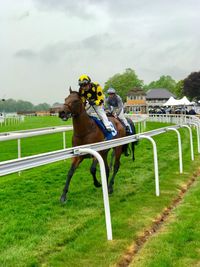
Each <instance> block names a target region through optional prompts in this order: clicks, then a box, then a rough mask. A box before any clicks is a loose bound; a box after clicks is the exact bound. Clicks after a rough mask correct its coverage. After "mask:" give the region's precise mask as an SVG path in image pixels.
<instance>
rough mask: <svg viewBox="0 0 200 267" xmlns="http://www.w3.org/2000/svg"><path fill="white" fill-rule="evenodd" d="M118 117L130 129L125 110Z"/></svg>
mask: <svg viewBox="0 0 200 267" xmlns="http://www.w3.org/2000/svg"><path fill="white" fill-rule="evenodd" d="M118 117H119V119H120V120H121V121H123V123H124V124H125V126H129V127H130V125H129V123H128V121H127V119H126V118H125V116H124V110H123V109H122V110H121V112H120V113H119V114H118Z"/></svg>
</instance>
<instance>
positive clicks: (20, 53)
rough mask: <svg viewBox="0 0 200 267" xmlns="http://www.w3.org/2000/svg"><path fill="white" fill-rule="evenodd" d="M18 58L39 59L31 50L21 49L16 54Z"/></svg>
mask: <svg viewBox="0 0 200 267" xmlns="http://www.w3.org/2000/svg"><path fill="white" fill-rule="evenodd" d="M14 56H15V57H17V58H24V59H33V58H36V57H37V53H35V52H34V51H33V50H30V49H21V50H18V51H17V52H16V53H15V54H14Z"/></svg>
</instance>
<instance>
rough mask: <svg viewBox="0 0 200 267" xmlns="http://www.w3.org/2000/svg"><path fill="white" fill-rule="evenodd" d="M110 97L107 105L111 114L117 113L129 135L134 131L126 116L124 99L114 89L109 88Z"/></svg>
mask: <svg viewBox="0 0 200 267" xmlns="http://www.w3.org/2000/svg"><path fill="white" fill-rule="evenodd" d="M107 94H108V95H109V96H108V98H107V99H106V105H107V107H108V110H109V112H111V113H112V112H113V111H114V112H115V113H116V115H117V117H118V118H119V119H120V120H121V121H122V122H123V124H124V125H125V127H126V134H127V135H129V134H130V133H131V132H132V131H131V128H130V125H129V123H128V121H127V119H126V118H125V116H124V107H123V102H122V99H121V97H120V96H119V95H117V94H116V91H115V89H114V88H109V89H108V91H107Z"/></svg>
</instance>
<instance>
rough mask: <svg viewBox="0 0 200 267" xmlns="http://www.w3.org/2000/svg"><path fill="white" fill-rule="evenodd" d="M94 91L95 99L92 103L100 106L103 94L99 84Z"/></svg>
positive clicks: (102, 101)
mask: <svg viewBox="0 0 200 267" xmlns="http://www.w3.org/2000/svg"><path fill="white" fill-rule="evenodd" d="M96 93H97V94H96V97H97V100H95V101H94V103H95V105H97V106H100V105H102V104H103V103H104V94H103V90H102V88H101V86H100V85H98V86H97V91H96Z"/></svg>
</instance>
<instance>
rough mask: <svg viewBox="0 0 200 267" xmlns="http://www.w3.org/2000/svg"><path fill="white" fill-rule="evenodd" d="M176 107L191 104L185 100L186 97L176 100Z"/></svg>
mask: <svg viewBox="0 0 200 267" xmlns="http://www.w3.org/2000/svg"><path fill="white" fill-rule="evenodd" d="M178 105H180V106H181V105H182V106H190V105H192V103H191V102H190V101H189V100H188V99H187V97H186V96H184V97H183V98H181V99H179V100H178Z"/></svg>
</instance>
